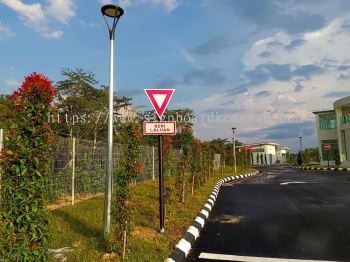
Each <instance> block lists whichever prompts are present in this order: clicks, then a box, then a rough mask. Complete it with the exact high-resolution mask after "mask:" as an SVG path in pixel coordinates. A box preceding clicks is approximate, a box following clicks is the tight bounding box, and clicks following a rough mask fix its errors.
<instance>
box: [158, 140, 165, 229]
mask: <svg viewBox="0 0 350 262" xmlns="http://www.w3.org/2000/svg"><path fill="white" fill-rule="evenodd" d="M158 162H159V170H158V172H159V225H160V229H159V231H160V233H164V178H163V137H162V135H159V136H158Z"/></svg>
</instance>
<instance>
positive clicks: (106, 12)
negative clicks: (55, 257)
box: [101, 5, 124, 238]
mask: <svg viewBox="0 0 350 262" xmlns="http://www.w3.org/2000/svg"><path fill="white" fill-rule="evenodd" d="M101 12H102V15H103V18H104V19H105V21H106V24H107V27H108V31H109V39H110V60H109V61H110V63H109V102H108V158H107V175H106V187H105V200H104V227H103V235H104V237H105V238H107V237H108V235H109V232H110V226H111V202H112V172H113V102H114V96H113V89H114V78H113V73H114V37H115V29H116V27H117V24H118V21H119V18H120V17H121V16H122V15H123V14H124V10H123V9H122V8H121V7H119V6H117V5H104V6H103V7H102V8H101ZM107 17H109V18H112V21H113V23H112V25H109V24H108V21H107Z"/></svg>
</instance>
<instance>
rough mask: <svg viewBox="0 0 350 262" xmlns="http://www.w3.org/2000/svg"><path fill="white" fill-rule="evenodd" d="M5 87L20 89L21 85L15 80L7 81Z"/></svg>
mask: <svg viewBox="0 0 350 262" xmlns="http://www.w3.org/2000/svg"><path fill="white" fill-rule="evenodd" d="M5 85H7V86H8V87H11V88H19V87H20V86H21V84H20V83H19V82H17V81H16V80H14V79H8V80H6V81H5Z"/></svg>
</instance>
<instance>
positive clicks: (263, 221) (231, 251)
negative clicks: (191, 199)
mask: <svg viewBox="0 0 350 262" xmlns="http://www.w3.org/2000/svg"><path fill="white" fill-rule="evenodd" d="M261 171H263V172H264V173H265V175H264V176H262V177H261V178H259V179H254V180H252V181H250V182H244V183H241V184H232V185H225V186H222V188H221V190H220V194H219V197H218V199H217V201H216V203H215V206H214V208H213V210H212V212H211V214H210V217H209V220H208V221H207V223H206V225H205V227H204V229H203V231H202V232H201V235H200V237H199V238H198V239H197V241H196V242H195V245H194V247H193V248H192V251H191V253H190V255H189V259H188V261H203V262H213V261H283V259H300V260H327V261H350V173H348V172H342V171H339V172H337V171H311V170H295V169H292V168H286V167H266V168H262V169H261ZM225 255H229V256H225ZM264 258H266V259H265V260H264ZM271 258H275V259H271ZM286 261H288V260H286Z"/></svg>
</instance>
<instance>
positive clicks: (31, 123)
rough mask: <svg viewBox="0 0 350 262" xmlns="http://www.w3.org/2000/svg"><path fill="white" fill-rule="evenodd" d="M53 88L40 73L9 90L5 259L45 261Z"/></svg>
mask: <svg viewBox="0 0 350 262" xmlns="http://www.w3.org/2000/svg"><path fill="white" fill-rule="evenodd" d="M55 95H56V90H55V89H54V88H53V86H52V82H51V81H50V80H49V79H48V78H46V77H45V76H44V75H41V74H38V73H33V74H31V75H29V76H27V77H26V78H25V80H24V82H23V84H22V86H21V87H20V88H19V89H18V90H17V91H16V92H14V93H13V94H12V99H13V101H14V104H15V110H16V122H14V123H12V125H11V130H10V132H9V134H8V135H7V136H5V143H4V144H5V147H4V150H3V152H1V159H0V163H1V166H2V168H3V171H2V179H1V198H0V200H1V223H2V227H1V231H2V232H1V240H0V242H1V249H0V254H1V255H0V256H2V258H3V261H47V248H46V244H47V241H48V236H49V234H48V222H49V221H48V213H47V208H46V196H45V194H46V192H45V185H46V184H47V180H48V176H49V171H50V168H49V166H50V161H51V158H50V156H51V143H52V142H53V139H54V134H53V132H52V130H51V129H50V126H49V125H48V124H47V121H48V118H47V116H48V114H49V113H50V112H52V107H51V105H52V101H53V99H54V96H55Z"/></svg>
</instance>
